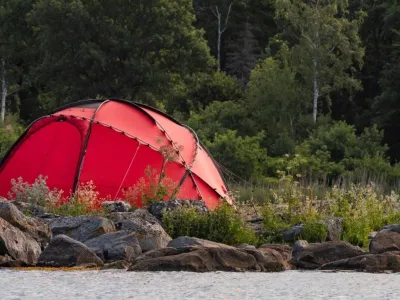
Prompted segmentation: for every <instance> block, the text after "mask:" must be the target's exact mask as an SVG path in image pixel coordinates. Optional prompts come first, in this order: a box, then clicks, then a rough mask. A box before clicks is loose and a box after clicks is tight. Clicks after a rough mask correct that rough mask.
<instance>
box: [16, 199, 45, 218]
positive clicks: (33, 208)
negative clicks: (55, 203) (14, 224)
mask: <svg viewBox="0 0 400 300" xmlns="http://www.w3.org/2000/svg"><path fill="white" fill-rule="evenodd" d="M10 203H12V204H14V205H15V206H16V207H17V208H18V210H19V211H21V212H22V213H23V214H24V215H26V216H30V217H40V216H42V215H43V214H45V213H46V209H45V208H44V207H43V206H40V205H36V204H33V203H29V202H24V201H17V200H14V201H10Z"/></svg>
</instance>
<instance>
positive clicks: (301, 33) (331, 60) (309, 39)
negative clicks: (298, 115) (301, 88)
mask: <svg viewBox="0 0 400 300" xmlns="http://www.w3.org/2000/svg"><path fill="white" fill-rule="evenodd" d="M276 5H277V14H278V16H279V17H283V18H284V19H286V20H287V21H288V22H289V23H290V34H291V35H292V36H293V38H294V40H295V45H294V46H293V47H292V57H293V63H294V66H295V67H296V70H297V72H298V73H299V74H300V75H301V76H302V78H303V80H304V82H305V83H306V85H307V86H308V87H309V88H310V89H311V90H312V94H313V120H314V122H315V121H316V120H317V114H318V105H319V100H320V98H321V97H323V96H326V97H329V94H330V93H331V92H333V91H336V90H340V89H347V90H350V91H354V90H359V89H360V88H361V84H360V82H359V81H358V80H357V79H356V78H355V77H354V76H353V74H354V72H355V71H356V67H361V66H362V61H363V56H364V49H363V47H362V45H361V40H360V38H359V35H358V31H359V27H360V23H361V22H360V21H361V19H355V20H349V19H348V18H347V15H348V13H347V7H348V3H347V1H345V0H307V1H306V0H277V2H276Z"/></svg>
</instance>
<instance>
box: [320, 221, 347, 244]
mask: <svg viewBox="0 0 400 300" xmlns="http://www.w3.org/2000/svg"><path fill="white" fill-rule="evenodd" d="M324 223H325V226H326V230H327V236H326V240H327V241H333V242H337V241H340V239H341V236H342V233H343V226H344V220H343V218H338V217H328V218H326V219H325V220H324Z"/></svg>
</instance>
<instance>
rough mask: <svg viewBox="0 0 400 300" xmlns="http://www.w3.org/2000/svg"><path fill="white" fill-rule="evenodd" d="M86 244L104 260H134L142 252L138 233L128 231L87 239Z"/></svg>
mask: <svg viewBox="0 0 400 300" xmlns="http://www.w3.org/2000/svg"><path fill="white" fill-rule="evenodd" d="M85 245H86V246H88V247H89V248H90V249H91V250H92V251H93V252H94V253H96V255H97V256H98V257H100V258H101V259H102V260H103V261H104V262H113V261H119V260H126V261H132V260H133V259H134V258H135V257H136V256H138V255H140V254H142V249H141V248H140V246H139V241H138V239H137V237H136V234H135V233H132V232H126V231H117V232H110V233H106V234H103V235H101V236H99V237H95V238H93V239H90V240H88V241H86V242H85Z"/></svg>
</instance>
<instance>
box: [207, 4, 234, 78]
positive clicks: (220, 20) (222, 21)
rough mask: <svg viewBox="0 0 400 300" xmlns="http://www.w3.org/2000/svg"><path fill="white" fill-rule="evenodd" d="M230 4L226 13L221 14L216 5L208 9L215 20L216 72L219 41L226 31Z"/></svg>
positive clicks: (219, 53) (219, 47) (219, 64)
mask: <svg viewBox="0 0 400 300" xmlns="http://www.w3.org/2000/svg"><path fill="white" fill-rule="evenodd" d="M232 4H233V2H230V3H229V6H228V9H227V11H226V12H223V11H222V9H221V8H220V7H218V5H215V6H212V7H211V8H210V9H211V11H212V13H213V14H214V16H215V17H216V18H217V24H218V27H217V34H218V35H217V36H218V42H217V60H218V71H219V70H221V41H222V35H223V34H224V32H225V31H226V30H227V29H228V22H229V16H230V14H231V10H232Z"/></svg>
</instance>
